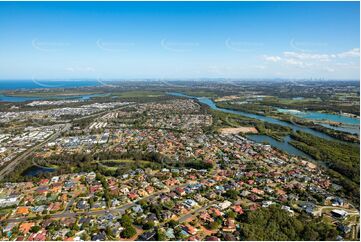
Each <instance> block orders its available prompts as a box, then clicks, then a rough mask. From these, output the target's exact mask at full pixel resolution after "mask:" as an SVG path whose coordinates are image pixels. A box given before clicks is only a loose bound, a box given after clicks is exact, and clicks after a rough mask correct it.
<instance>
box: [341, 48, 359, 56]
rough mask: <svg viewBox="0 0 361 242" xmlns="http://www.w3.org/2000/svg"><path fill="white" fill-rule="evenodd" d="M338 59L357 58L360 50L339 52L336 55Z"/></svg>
mask: <svg viewBox="0 0 361 242" xmlns="http://www.w3.org/2000/svg"><path fill="white" fill-rule="evenodd" d="M337 56H338V57H340V58H348V57H359V56H360V49H359V48H353V49H352V50H349V51H345V52H341V53H339V54H338V55H337Z"/></svg>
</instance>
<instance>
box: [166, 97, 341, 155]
mask: <svg viewBox="0 0 361 242" xmlns="http://www.w3.org/2000/svg"><path fill="white" fill-rule="evenodd" d="M168 94H169V95H172V96H178V97H185V98H192V99H197V100H198V101H199V102H200V103H203V104H205V105H207V106H209V107H210V108H211V109H213V110H216V111H221V112H225V113H231V114H238V115H241V116H245V117H249V118H254V119H258V120H261V121H264V122H268V123H272V124H278V125H282V126H286V127H290V128H292V130H293V131H294V132H295V131H303V132H305V133H309V134H312V135H314V136H317V137H320V138H323V139H327V140H333V141H338V142H342V141H340V140H338V139H336V138H333V137H331V136H329V135H327V134H324V133H322V132H318V131H316V130H313V129H310V128H307V127H302V126H299V125H296V124H292V123H288V122H285V121H281V120H278V119H275V118H272V117H267V116H262V115H258V114H252V113H247V112H242V111H236V110H232V109H226V108H219V107H217V106H216V104H215V103H214V102H213V101H212V100H211V99H209V98H206V97H195V96H188V95H186V94H183V93H178V92H169V93H168ZM247 138H249V139H250V140H252V141H254V142H257V143H263V142H267V143H269V144H270V145H271V146H273V147H275V148H278V149H280V150H282V151H284V152H286V153H289V154H292V155H296V156H302V157H305V158H308V159H310V160H313V159H312V157H310V156H309V155H307V154H306V153H304V152H302V151H301V150H299V149H297V148H295V147H294V146H292V145H290V144H289V141H291V140H292V139H291V137H290V136H286V137H285V138H284V141H283V142H281V141H277V140H275V139H273V138H271V137H269V136H267V135H247Z"/></svg>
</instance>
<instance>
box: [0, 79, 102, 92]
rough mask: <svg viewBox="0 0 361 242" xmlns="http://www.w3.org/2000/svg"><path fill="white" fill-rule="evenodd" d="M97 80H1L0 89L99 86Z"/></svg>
mask: <svg viewBox="0 0 361 242" xmlns="http://www.w3.org/2000/svg"><path fill="white" fill-rule="evenodd" d="M99 85H101V83H100V82H98V81H96V80H73V81H71V80H67V81H40V80H0V90H15V89H35V88H72V87H88V86H99Z"/></svg>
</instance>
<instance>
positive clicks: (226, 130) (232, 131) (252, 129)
mask: <svg viewBox="0 0 361 242" xmlns="http://www.w3.org/2000/svg"><path fill="white" fill-rule="evenodd" d="M219 132H221V133H222V134H238V133H253V134H257V133H258V130H257V129H256V128H255V127H238V128H221V129H219Z"/></svg>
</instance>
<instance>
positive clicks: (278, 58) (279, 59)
mask: <svg viewBox="0 0 361 242" xmlns="http://www.w3.org/2000/svg"><path fill="white" fill-rule="evenodd" d="M263 59H264V60H265V61H271V62H279V61H281V60H282V58H281V57H279V56H268V55H264V56H263Z"/></svg>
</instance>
